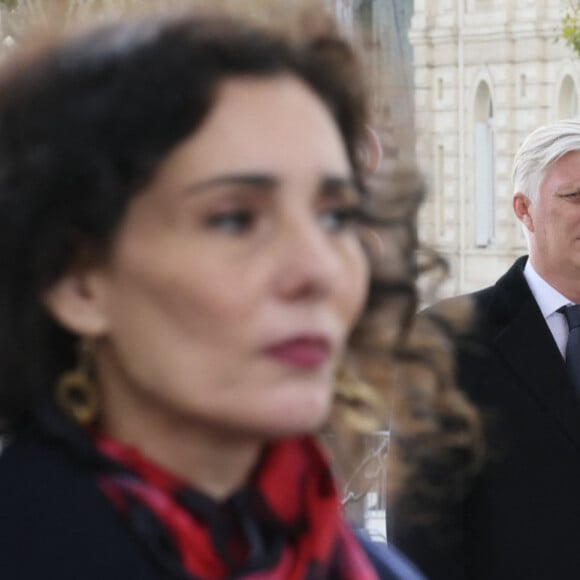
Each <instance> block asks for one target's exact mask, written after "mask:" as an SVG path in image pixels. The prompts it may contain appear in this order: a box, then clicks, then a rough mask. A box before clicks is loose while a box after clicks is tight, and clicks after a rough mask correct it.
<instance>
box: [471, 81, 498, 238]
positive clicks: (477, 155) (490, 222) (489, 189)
mask: <svg viewBox="0 0 580 580" xmlns="http://www.w3.org/2000/svg"><path fill="white" fill-rule="evenodd" d="M474 135H475V142H474V149H473V151H474V159H475V167H474V169H475V175H474V183H475V188H474V189H475V245H476V246H478V247H486V246H489V244H491V242H492V241H493V238H494V235H495V169H494V157H495V155H494V144H493V103H492V100H491V94H490V92H489V87H488V85H487V83H486V82H484V81H482V82H480V83H479V86H478V87H477V91H476V93H475V107H474Z"/></svg>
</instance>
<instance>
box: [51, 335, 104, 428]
mask: <svg viewBox="0 0 580 580" xmlns="http://www.w3.org/2000/svg"><path fill="white" fill-rule="evenodd" d="M92 362H93V361H92V352H91V349H90V346H89V343H88V341H86V340H81V342H80V345H79V360H78V364H77V368H75V369H73V370H71V371H67V372H65V373H63V374H62V375H61V376H60V377H59V379H58V381H57V383H56V401H57V403H58V405H59V407H60V409H61V410H62V412H63V413H64V414H65V415H66V416H67V417H69V418H70V419H72V420H73V421H76V422H77V423H79V424H80V425H84V426H86V425H90V424H91V423H94V422H95V420H96V418H97V415H98V413H99V396H98V392H97V385H96V383H95V381H94V378H93V375H94V373H93V372H92V371H93V369H92V366H93V365H92Z"/></svg>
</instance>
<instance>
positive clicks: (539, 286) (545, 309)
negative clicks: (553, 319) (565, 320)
mask: <svg viewBox="0 0 580 580" xmlns="http://www.w3.org/2000/svg"><path fill="white" fill-rule="evenodd" d="M524 277H525V279H526V282H527V283H528V286H529V287H530V290H531V292H532V294H533V295H534V298H535V299H536V302H537V303H538V306H539V307H540V310H541V311H542V315H543V316H544V318H548V316H551V315H552V314H554V312H557V311H558V309H560V308H562V306H567V305H568V304H571V302H570V300H568V298H566V296H564V295H563V294H560V292H558V290H556V288H554V287H553V286H551V285H550V284H548V282H546V281H545V280H544V279H543V278H542V277H541V276H540V275H539V274H538V273H537V272H536V270H535V269H534V267H533V266H532V262H531V261H530V259H529V258H528V260H527V262H526V267H525V268H524Z"/></svg>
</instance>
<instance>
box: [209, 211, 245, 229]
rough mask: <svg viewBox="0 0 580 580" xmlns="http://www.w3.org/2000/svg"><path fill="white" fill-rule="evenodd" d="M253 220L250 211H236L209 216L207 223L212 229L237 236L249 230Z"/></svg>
mask: <svg viewBox="0 0 580 580" xmlns="http://www.w3.org/2000/svg"><path fill="white" fill-rule="evenodd" d="M254 219H255V218H254V214H253V213H252V212H251V211H247V210H236V211H226V212H221V213H216V214H214V215H211V216H210V217H209V218H208V220H207V223H208V225H209V227H210V228H212V229H217V230H220V231H223V232H226V233H231V234H239V233H243V232H245V231H247V230H249V229H250V228H251V227H252V225H253V223H254Z"/></svg>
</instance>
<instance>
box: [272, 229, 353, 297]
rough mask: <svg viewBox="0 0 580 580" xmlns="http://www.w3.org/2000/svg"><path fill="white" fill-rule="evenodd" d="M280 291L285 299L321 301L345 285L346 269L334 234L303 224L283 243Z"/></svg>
mask: <svg viewBox="0 0 580 580" xmlns="http://www.w3.org/2000/svg"><path fill="white" fill-rule="evenodd" d="M279 250H280V253H279V254H278V257H279V263H278V264H277V269H278V279H277V288H278V291H279V292H280V295H281V296H282V297H284V298H285V299H304V298H312V299H316V298H321V297H324V296H327V295H329V294H332V292H333V291H334V290H335V288H336V286H337V285H338V284H340V282H341V274H342V273H343V269H344V265H343V260H342V259H341V254H340V251H339V250H338V247H337V244H336V240H333V234H332V233H329V232H328V231H325V230H324V229H323V228H322V227H321V226H320V224H318V223H317V222H314V221H313V222H312V223H308V224H306V223H304V222H299V223H297V224H294V225H293V226H292V227H290V228H289V229H288V231H286V232H285V235H283V236H282V237H281V239H280V247H279Z"/></svg>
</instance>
